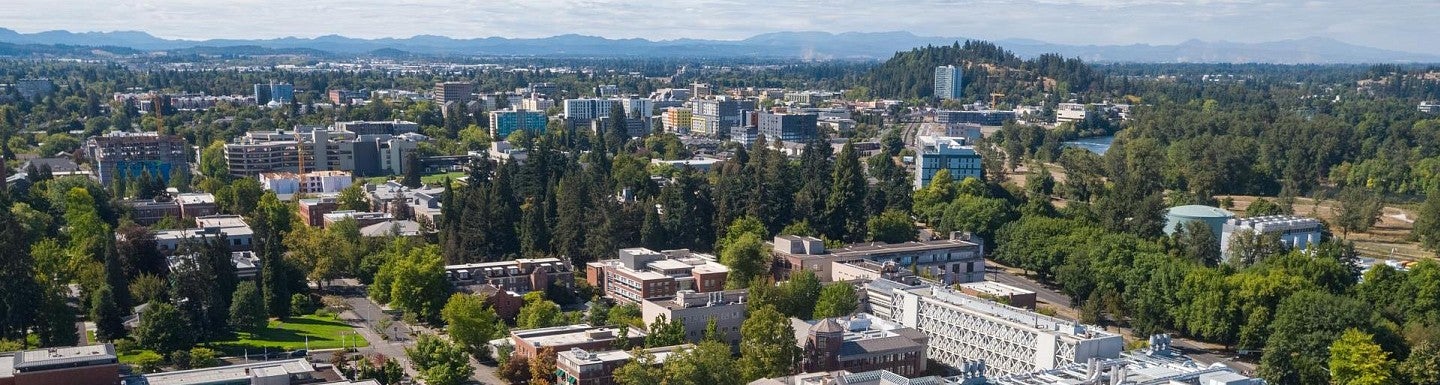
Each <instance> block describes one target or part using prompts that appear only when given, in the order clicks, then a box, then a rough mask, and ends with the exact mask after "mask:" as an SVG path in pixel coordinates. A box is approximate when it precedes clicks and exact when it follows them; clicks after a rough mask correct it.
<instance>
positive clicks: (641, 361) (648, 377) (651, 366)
mask: <svg viewBox="0 0 1440 385" xmlns="http://www.w3.org/2000/svg"><path fill="white" fill-rule="evenodd" d="M630 355H632V356H634V357H635V358H634V359H632V360H630V362H627V363H625V365H624V366H621V367H620V368H619V369H615V373H614V376H615V383H616V384H618V385H654V384H662V383H664V382H665V371H664V370H663V369H661V368H660V364H659V363H657V362H655V355H654V354H650V352H647V351H644V350H638V349H637V350H635V351H632V352H631V353H630Z"/></svg>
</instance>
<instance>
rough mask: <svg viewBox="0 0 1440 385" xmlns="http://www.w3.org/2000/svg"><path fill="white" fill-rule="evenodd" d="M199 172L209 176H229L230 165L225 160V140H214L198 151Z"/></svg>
mask: <svg viewBox="0 0 1440 385" xmlns="http://www.w3.org/2000/svg"><path fill="white" fill-rule="evenodd" d="M199 167H200V173H201V174H204V175H205V176H208V177H211V178H228V177H230V167H229V166H228V165H227V164H226V162H225V141H223V140H216V141H214V142H211V143H210V145H208V146H205V149H204V150H201V151H200V165H199Z"/></svg>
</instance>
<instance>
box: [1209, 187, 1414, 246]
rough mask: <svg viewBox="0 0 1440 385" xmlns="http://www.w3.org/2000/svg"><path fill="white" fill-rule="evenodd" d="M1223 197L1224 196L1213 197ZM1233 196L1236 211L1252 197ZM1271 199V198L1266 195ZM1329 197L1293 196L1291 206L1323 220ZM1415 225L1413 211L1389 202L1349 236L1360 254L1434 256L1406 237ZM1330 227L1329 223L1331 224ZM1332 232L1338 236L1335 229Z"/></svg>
mask: <svg viewBox="0 0 1440 385" xmlns="http://www.w3.org/2000/svg"><path fill="white" fill-rule="evenodd" d="M1217 198H1218V199H1224V198H1225V197H1217ZM1231 198H1232V199H1234V200H1235V207H1233V208H1231V210H1230V211H1233V212H1235V213H1237V214H1243V213H1244V212H1245V208H1247V207H1250V203H1251V202H1254V201H1255V199H1256V197H1253V196H1241V195H1235V196H1231ZM1267 199H1271V200H1274V199H1275V198H1267ZM1336 204H1337V203H1336V202H1335V201H1333V200H1326V201H1321V202H1317V201H1315V200H1314V199H1310V198H1295V204H1294V205H1293V206H1292V208H1293V209H1294V210H1295V215H1304V216H1310V217H1315V218H1319V219H1320V220H1323V221H1325V222H1327V223H1334V221H1335V206H1336ZM1414 227H1415V212H1414V211H1411V210H1408V209H1405V208H1401V207H1396V206H1392V205H1387V206H1385V211H1384V213H1383V214H1381V215H1380V221H1379V222H1377V223H1376V224H1375V225H1374V226H1373V227H1371V228H1370V231H1366V232H1363V233H1351V234H1350V240H1352V241H1354V242H1355V248H1356V250H1358V251H1359V252H1360V254H1361V255H1364V256H1367V257H1374V258H1388V259H1400V260H1416V259H1421V258H1435V254H1434V253H1431V252H1429V251H1425V250H1423V249H1421V248H1420V243H1419V242H1415V241H1411V240H1409V237H1410V230H1412V229H1414ZM1332 228H1333V226H1332ZM1335 234H1336V236H1337V237H1338V236H1340V233H1339V231H1338V230H1337V231H1336V233H1335Z"/></svg>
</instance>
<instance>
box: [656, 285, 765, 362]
mask: <svg viewBox="0 0 1440 385" xmlns="http://www.w3.org/2000/svg"><path fill="white" fill-rule="evenodd" d="M749 295H750V292H749V291H748V290H745V289H739V290H725V291H712V292H706V293H697V292H694V291H690V290H683V291H680V292H677V293H675V296H673V297H669V298H664V299H657V300H648V299H647V300H644V301H642V302H641V303H640V314H641V316H642V317H643V318H644V319H645V324H646V325H652V324H654V323H655V322H658V321H659V320H660V317H665V320H667V322H674V321H679V322H680V323H681V324H684V325H685V340H686V341H690V342H700V341H701V340H702V339H704V338H705V328H706V327H707V326H708V325H709V322H710V320H711V319H714V320H715V327H716V331H718V332H719V333H720V335H721V339H722V340H723V341H724V342H725V343H728V344H730V347H731V348H732V349H738V348H739V347H740V325H741V323H743V322H745V318H746V314H747V313H746V308H745V299H746V297H748V296H749Z"/></svg>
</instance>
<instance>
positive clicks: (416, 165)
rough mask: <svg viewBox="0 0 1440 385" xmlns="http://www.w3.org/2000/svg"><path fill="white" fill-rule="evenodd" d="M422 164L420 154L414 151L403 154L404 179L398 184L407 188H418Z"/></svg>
mask: <svg viewBox="0 0 1440 385" xmlns="http://www.w3.org/2000/svg"><path fill="white" fill-rule="evenodd" d="M422 168H424V167H423V166H421V165H420V155H419V154H417V153H416V152H415V151H411V152H410V153H408V154H405V179H402V180H401V181H400V184H402V185H405V187H409V188H420V173H421V171H423V170H421V169H422Z"/></svg>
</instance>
